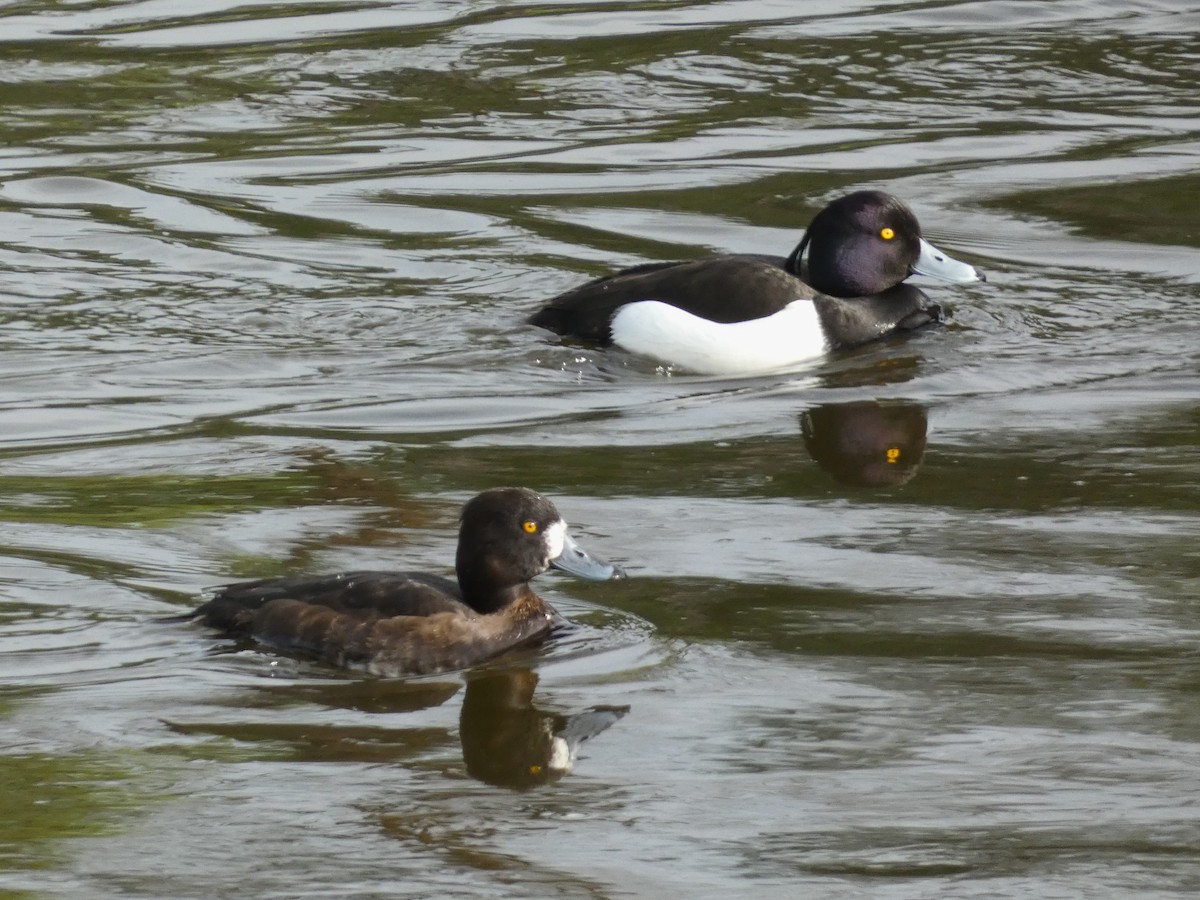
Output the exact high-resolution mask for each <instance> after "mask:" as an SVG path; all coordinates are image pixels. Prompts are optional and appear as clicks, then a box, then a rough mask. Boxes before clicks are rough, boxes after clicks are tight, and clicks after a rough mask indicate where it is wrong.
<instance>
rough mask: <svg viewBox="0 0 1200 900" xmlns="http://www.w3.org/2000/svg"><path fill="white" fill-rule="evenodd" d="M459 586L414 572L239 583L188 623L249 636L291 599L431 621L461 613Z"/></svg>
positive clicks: (343, 611)
mask: <svg viewBox="0 0 1200 900" xmlns="http://www.w3.org/2000/svg"><path fill="white" fill-rule="evenodd" d="M461 596H462V594H461V593H460V592H459V589H458V585H457V584H455V583H454V582H453V581H451V580H450V579H448V578H441V577H438V576H436V575H425V574H421V573H412V572H373V571H363V572H342V573H339V574H337V575H321V576H316V577H313V576H309V575H298V576H293V577H287V578H263V579H260V580H257V581H242V582H238V583H236V584H227V585H224V586H222V587H219V588H217V589H216V590H215V591H214V593H213V596H212V598H211V599H209V601H208V602H207V603H205V604H203V605H202V606H199V607H197V608H196V609H195V610H193V611H192V612H191V613H190V614H189V616H188V617H189V618H200V619H203V620H204V622H205V624H207V625H211V626H213V627H215V628H221V629H224V630H225V631H229V632H232V633H234V634H238V633H248V632H249V631H251V630H252V622H253V621H254V619H255V617H256V616H257V615H258V614H259V613H261V612H262V611H263V609H264V608H265V607H266V606H268V605H269V604H271V603H275V602H276V601H282V600H289V601H293V602H295V603H299V604H303V605H305V606H309V607H313V608H316V609H325V610H328V611H330V612H333V613H338V614H340V615H345V616H349V617H351V618H356V619H367V618H374V619H378V618H390V617H392V616H429V615H434V614H435V613H444V612H450V613H454V612H462V611H465V610H466V609H467V606H466V604H464V603H463V602H462V600H461V599H460V598H461Z"/></svg>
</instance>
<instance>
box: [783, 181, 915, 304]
mask: <svg viewBox="0 0 1200 900" xmlns="http://www.w3.org/2000/svg"><path fill="white" fill-rule="evenodd" d="M805 247H808V271H807V273H805V274H804V280H805V281H806V282H808V284H810V285H812V287H814V288H816V289H817V290H818V291H820V292H821V293H823V294H828V295H830V296H832V297H866V296H869V295H871V294H877V293H879V292H881V291H885V290H887V289H888V288H890V287H893V286H895V285H897V284H899V283H900V282H901V281H903V280H904V279H905V278H907V277H908V276H909V275H910V274H911V273H912V268H913V265H914V264H915V263H916V261H917V257H918V256H920V253H921V226H920V224H919V223H918V222H917V217H916V216H914V215H913V214H912V210H910V209H909V208H908V207H907V206H905V205H904V204H903V203H902V202H901V201H900V200H898V199H896V198H895V197H893V196H892V195H891V194H885V193H884V192H883V191H855V192H854V193H853V194H847V195H846V196H845V197H839V198H838V199H837V200H834V201H833V202H832V203H830V204H829V205H828V206H826V207H825V208H824V209H823V210H821V211H820V212H819V213H817V215H816V217H815V218H814V219H813V220H812V224H811V225H809V226H808V231H806V232H805V234H804V239H803V240H802V241H801V242H800V245H799V246H798V247H797V248H796V249H795V250H794V251H793V252H792V255H791V256H790V257H788V261H787V269H788V271H789V272H791V273H792V274H793V275H796V276H797V277H800V275H801V271H800V258H801V257H802V256H803V255H804V249H805Z"/></svg>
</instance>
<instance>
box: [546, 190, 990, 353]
mask: <svg viewBox="0 0 1200 900" xmlns="http://www.w3.org/2000/svg"><path fill="white" fill-rule="evenodd" d="M805 249H807V250H808V263H807V265H803V264H802V262H801V258H802V257H803V256H804V251H805ZM913 274H921V275H932V276H935V277H937V278H942V279H945V280H947V281H958V282H971V281H982V280H984V276H983V275H982V274H981V273H980V272H979V271H977V270H976V269H975V268H974V267H973V266H969V265H967V264H966V263H962V262H959V261H958V260H955V259H952V258H950V257H949V256H946V254H944V253H942V252H941V251H940V250H938V249H937V248H935V247H934V246H933V245H932V244H930V243H929V242H927V241H925V240H924V239H923V238H922V237H921V226H920V225H919V224H918V223H917V218H916V216H914V215H913V214H912V211H911V210H910V209H909V208H908V207H907V206H905V205H904V204H903V203H902V202H901V201H900V200H898V199H896V198H895V197H893V196H891V195H890V194H885V193H883V192H882V191H857V192H855V193H853V194H849V195H847V196H845V197H841V198H839V199H837V200H834V201H833V202H832V203H830V204H829V205H828V206H826V207H825V208H824V209H822V210H821V211H820V212H819V213H817V215H816V217H815V218H814V219H813V220H812V224H811V225H809V226H808V231H806V232H805V234H804V238H803V240H801V241H800V244H799V246H797V247H796V249H795V250H793V251H792V254H791V256H789V257H787V258H786V259H784V258H783V257H778V256H765V255H759V254H726V255H722V256H715V257H711V258H709V259H701V260H696V261H694V262H667V263H647V264H645V265H640V266H634V267H633V268H630V269H624V270H622V271H620V272H617V273H615V274H613V275H608V276H605V277H602V278H597V279H595V280H594V281H589V282H588V283H586V284H584V285H581V286H580V287H577V288H575V289H574V290H571V291H567V292H566V293H565V294H560V295H559V296H558V297H555V298H554V299H553V300H551V301H550V302H549V303H548V304H547V305H546V306H544V307H543V308H542V309H541V310H539V311H538V312H537V313H536V314H534V315H533V317H532V318H530V320H529V321H530V323H531V324H533V325H537V326H540V327H542V328H547V329H549V330H550V331H553V332H555V333H556V334H561V335H566V336H569V337H574V338H580V339H583V340H586V341H591V342H594V343H598V344H600V345H601V346H608V345H610V344H615V345H616V346H618V347H621V348H622V349H625V350H629V351H631V352H633V353H638V354H642V355H645V356H649V357H652V358H654V359H657V360H659V361H661V362H664V363H668V364H671V365H679V366H682V367H684V368H685V369H688V370H690V371H692V372H697V373H700V374H705V375H744V374H752V373H755V372H766V371H771V370H774V369H781V368H785V367H787V366H793V365H796V364H797V363H801V362H805V361H809V360H812V359H815V358H817V357H819V356H821V355H822V354H823V353H825V352H827V351H829V350H837V349H841V348H846V347H854V346H857V345H859V344H865V343H867V342H869V341H873V340H876V339H878V338H881V337H883V336H884V335H887V334H891V333H892V332H896V331H910V330H912V329H915V328H919V327H921V326H922V325H927V324H930V323H932V322H940V321H942V310H941V307H940V306H938V305H937V304H936V303H933V302H931V301H930V300H929V298H928V297H926V296H925V294H924V293H923V292H922V291H921V290H919V289H918V288H916V287H913V286H912V285H909V284H901V282H902V281H904V279H905V278H907V277H908V276H909V275H913Z"/></svg>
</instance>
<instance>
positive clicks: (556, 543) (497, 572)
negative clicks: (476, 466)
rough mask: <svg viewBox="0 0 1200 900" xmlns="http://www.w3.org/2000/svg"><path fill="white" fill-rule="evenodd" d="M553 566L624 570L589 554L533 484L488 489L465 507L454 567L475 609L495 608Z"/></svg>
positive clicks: (581, 571)
mask: <svg viewBox="0 0 1200 900" xmlns="http://www.w3.org/2000/svg"><path fill="white" fill-rule="evenodd" d="M552 565H554V566H557V567H559V568H563V569H566V570H567V571H570V572H573V573H575V574H577V575H581V576H583V577H585V578H593V579H599V580H603V579H607V578H619V577H621V575H622V573H621V572H620V570H619V569H617V568H616V567H615V566H610V565H608V564H606V563H603V562H601V561H599V560H595V559H592V558H591V557H589V556H588V555H587V554H586V553H584V552H583V550H582V549H581V548H580V547H579V546H578V545H577V544H575V542H574V541H573V540H572V539H571V537H570V535H568V534H567V523H566V522H564V521H563V519H562V516H560V515H559V514H558V510H557V509H555V508H554V504H553V503H551V502H550V501H549V500H547V499H546V498H545V497H543V496H541V495H540V494H538V493H536V492H535V491H531V490H529V489H528V488H495V489H493V490H490V491H484V492H483V493H482V494H479V495H478V496H476V497H474V498H472V499H471V500H469V501H468V502H467V505H466V506H464V507H463V511H462V525H461V527H460V528H459V532H458V554H457V556H456V558H455V569H456V570H457V572H458V584H459V587H460V588H461V589H462V593H463V599H464V600H465V601H466V602H467V603H468V604H469V605H470V606H471V607H473V608H474V609H476V610H478V611H479V612H494V611H495V610H496V609H499V608H500V607H502V606H504V605H506V604H507V603H509V602H511V601H512V599H514V598H515V597H516V596H518V595H519V594H520V593H521V591H522V589H523V587H524V585H525V584H526V583H527V582H528V581H529V580H530V579H532V578H533V577H535V576H537V575H540V574H542V573H543V572H545V571H546V570H547V569H549V568H550V567H551V566H552Z"/></svg>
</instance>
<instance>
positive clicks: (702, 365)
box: [612, 300, 829, 375]
mask: <svg viewBox="0 0 1200 900" xmlns="http://www.w3.org/2000/svg"><path fill="white" fill-rule="evenodd" d="M612 336H613V343H614V344H616V345H617V346H618V347H621V348H622V349H624V350H629V351H630V352H632V353H638V354H641V355H643V356H650V357H653V358H654V359H657V360H659V361H660V362H665V363H669V364H671V365H677V366H682V367H683V368H685V369H687V370H688V371H690V372H695V373H697V374H699V375H748V374H752V373H756V372H769V371H771V370H774V369H784V368H787V367H789V366H794V365H797V364H798V363H802V362H810V361H811V360H813V359H817V358H819V357H820V356H822V355H823V354H824V353H825V352H826V351H827V350H828V349H829V347H828V345H827V343H826V341H825V331H824V329H822V327H821V319H820V316H818V315H817V308H816V306H814V305H813V303H812V301H811V300H795V301H793V302H792V303H789V304H788V305H787V306H785V307H784V308H783V309H781V310H780V311H779V312H777V313H774V314H773V315H770V316H764V317H763V318H761V319H749V320H747V321H745V322H731V323H729V324H721V323H719V322H712V321H710V320H708V319H704V318H701V317H700V316H696V315H693V314H692V313H690V312H687V311H686V310H682V309H680V308H679V307H677V306H671V305H670V304H669V303H662V302H660V301H658V300H642V301H639V302H637V303H628V304H626V305H625V306H622V307H621V308H620V309H619V310H617V314H616V315H615V316H613V320H612Z"/></svg>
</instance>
